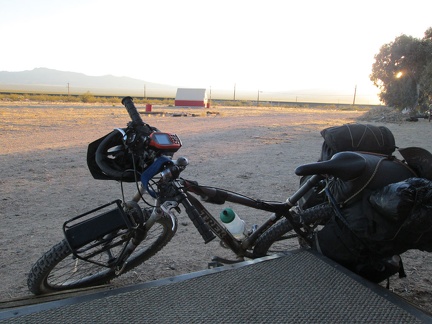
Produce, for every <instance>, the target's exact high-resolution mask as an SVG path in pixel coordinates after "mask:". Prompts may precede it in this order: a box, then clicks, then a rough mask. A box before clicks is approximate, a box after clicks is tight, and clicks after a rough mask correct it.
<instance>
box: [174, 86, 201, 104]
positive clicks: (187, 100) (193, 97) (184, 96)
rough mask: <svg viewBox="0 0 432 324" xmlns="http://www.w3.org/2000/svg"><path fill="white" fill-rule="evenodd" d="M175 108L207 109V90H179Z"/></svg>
mask: <svg viewBox="0 0 432 324" xmlns="http://www.w3.org/2000/svg"><path fill="white" fill-rule="evenodd" d="M175 106H176V107H178V106H180V107H182V106H183V107H206V106H207V92H206V89H194V88H178V89H177V93H176V97H175Z"/></svg>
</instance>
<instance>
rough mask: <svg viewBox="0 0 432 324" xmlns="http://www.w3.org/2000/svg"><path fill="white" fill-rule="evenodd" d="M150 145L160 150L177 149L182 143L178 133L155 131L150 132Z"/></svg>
mask: <svg viewBox="0 0 432 324" xmlns="http://www.w3.org/2000/svg"><path fill="white" fill-rule="evenodd" d="M149 145H150V146H152V147H155V148H157V149H160V150H169V151H177V150H178V149H179V148H180V147H181V146H182V143H181V141H180V138H179V137H178V136H177V135H176V134H170V133H161V132H154V133H151V134H150V143H149Z"/></svg>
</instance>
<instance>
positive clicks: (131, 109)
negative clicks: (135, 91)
mask: <svg viewBox="0 0 432 324" xmlns="http://www.w3.org/2000/svg"><path fill="white" fill-rule="evenodd" d="M121 102H122V104H123V105H124V106H125V107H126V110H127V112H128V114H129V116H130V118H131V119H132V122H133V123H134V124H135V125H137V126H142V125H144V122H143V120H142V119H141V116H140V114H139V112H138V110H137V109H136V107H135V104H134V103H133V99H132V97H125V98H123V99H122V101H121Z"/></svg>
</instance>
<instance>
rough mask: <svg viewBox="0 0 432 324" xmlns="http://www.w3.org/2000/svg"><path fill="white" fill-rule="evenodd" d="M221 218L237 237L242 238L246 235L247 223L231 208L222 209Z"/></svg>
mask: <svg viewBox="0 0 432 324" xmlns="http://www.w3.org/2000/svg"><path fill="white" fill-rule="evenodd" d="M220 219H221V221H222V223H223V224H224V225H225V227H226V229H227V230H228V231H229V232H230V233H231V234H232V235H233V236H234V238H235V239H237V240H241V239H243V238H244V237H245V230H246V224H245V222H244V220H242V219H241V218H240V217H239V216H238V215H237V214H236V213H235V212H234V211H233V210H232V209H231V208H225V209H224V210H222V212H221V213H220Z"/></svg>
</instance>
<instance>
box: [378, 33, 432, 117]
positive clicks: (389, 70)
mask: <svg viewBox="0 0 432 324" xmlns="http://www.w3.org/2000/svg"><path fill="white" fill-rule="evenodd" d="M431 63H432V28H429V29H428V30H427V31H426V32H425V37H424V38H423V39H417V38H414V37H411V36H406V35H401V36H398V37H396V39H395V40H394V41H393V42H391V43H388V44H384V45H383V46H382V47H381V49H380V51H379V53H378V54H376V55H375V62H374V63H373V65H372V73H371V75H370V79H371V81H372V82H373V83H374V85H375V86H377V87H378V88H379V89H380V94H379V97H380V99H381V101H382V102H384V103H385V104H386V105H388V106H392V107H395V108H399V109H403V108H409V109H410V110H411V111H414V110H415V109H416V108H417V106H418V104H421V108H422V107H423V106H424V101H425V100H429V99H427V98H429V96H430V93H431V92H428V91H429V90H428V89H429V88H430V82H431V80H432V78H431V75H430V74H427V73H426V72H425V71H426V67H428V66H429V64H431ZM428 93H429V94H428ZM422 110H423V108H422Z"/></svg>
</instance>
